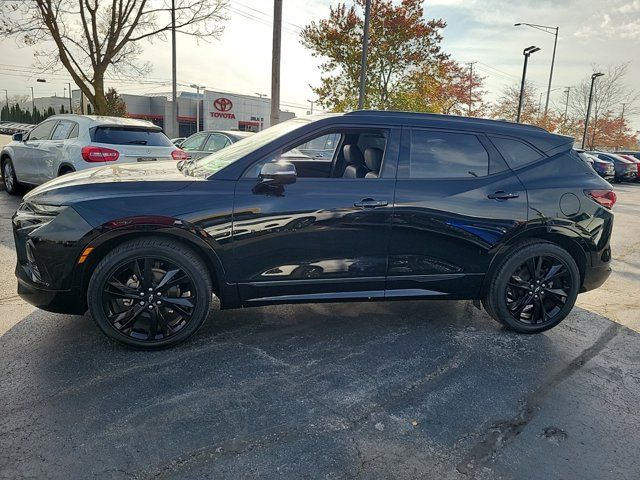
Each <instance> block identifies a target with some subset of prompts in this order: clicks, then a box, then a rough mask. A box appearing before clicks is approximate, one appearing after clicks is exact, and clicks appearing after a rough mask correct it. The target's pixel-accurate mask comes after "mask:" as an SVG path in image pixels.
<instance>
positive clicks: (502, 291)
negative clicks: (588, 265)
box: [483, 241, 580, 333]
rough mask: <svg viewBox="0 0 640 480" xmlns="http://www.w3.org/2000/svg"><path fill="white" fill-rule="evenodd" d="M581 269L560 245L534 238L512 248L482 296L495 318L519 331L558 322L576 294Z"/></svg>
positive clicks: (536, 331)
mask: <svg viewBox="0 0 640 480" xmlns="http://www.w3.org/2000/svg"><path fill="white" fill-rule="evenodd" d="M579 287H580V272H579V270H578V266H577V265H576V262H575V260H574V259H573V257H572V256H571V255H570V254H569V253H568V252H567V251H566V250H565V249H563V248H562V247H560V246H558V245H555V244H553V243H549V242H545V241H535V242H531V243H528V244H524V245H521V246H519V247H518V248H515V249H512V250H511V254H510V255H507V256H506V257H505V258H504V259H503V260H502V262H501V264H500V265H499V266H498V267H497V269H496V270H495V273H494V275H493V277H492V278H491V281H490V283H489V288H488V290H487V294H486V296H485V298H484V299H483V303H484V305H485V309H486V310H487V312H488V313H489V315H491V316H492V317H493V318H494V319H495V320H497V321H499V322H501V323H502V324H504V325H505V326H506V327H508V328H510V329H511V330H515V331H516V332H520V333H539V332H543V331H545V330H548V329H550V328H552V327H554V326H556V325H557V324H558V323H560V322H561V321H562V320H563V319H564V318H565V317H566V316H567V315H568V314H569V312H570V311H571V309H572V308H573V305H574V304H575V301H576V298H577V296H578V289H579Z"/></svg>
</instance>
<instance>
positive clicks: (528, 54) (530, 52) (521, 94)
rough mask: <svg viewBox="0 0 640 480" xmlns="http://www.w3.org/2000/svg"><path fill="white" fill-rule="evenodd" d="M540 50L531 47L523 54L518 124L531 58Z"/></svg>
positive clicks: (533, 46)
mask: <svg viewBox="0 0 640 480" xmlns="http://www.w3.org/2000/svg"><path fill="white" fill-rule="evenodd" d="M539 50H540V49H539V48H538V47H536V46H535V45H531V46H530V47H527V48H525V49H524V50H523V51H522V54H523V55H524V66H523V67H522V83H520V99H519V100H518V114H517V115H516V122H517V123H520V114H521V113H522V100H523V98H524V84H525V80H526V78H527V63H529V56H530V55H531V54H532V53H536V52H537V51H539Z"/></svg>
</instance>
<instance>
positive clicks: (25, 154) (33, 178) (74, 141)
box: [0, 115, 188, 194]
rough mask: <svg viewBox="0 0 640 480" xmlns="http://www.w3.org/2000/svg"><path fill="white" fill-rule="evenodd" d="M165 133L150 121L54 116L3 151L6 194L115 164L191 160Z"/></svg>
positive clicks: (0, 161)
mask: <svg viewBox="0 0 640 480" xmlns="http://www.w3.org/2000/svg"><path fill="white" fill-rule="evenodd" d="M186 158H188V157H187V155H186V154H185V153H184V152H183V151H182V150H180V149H178V148H177V147H176V146H175V145H173V143H171V141H170V140H169V139H168V138H167V136H166V135H165V134H164V133H163V132H162V129H161V128H160V127H158V126H156V125H154V124H152V123H151V122H148V121H146V120H135V119H131V118H117V117H100V116H91V115H54V116H52V117H49V118H47V119H46V120H45V121H44V122H42V123H40V124H39V125H37V126H36V127H35V128H34V129H33V130H31V131H30V132H29V133H25V134H21V133H17V134H15V135H14V136H13V140H12V141H11V142H10V143H8V144H7V145H5V146H4V147H3V149H2V152H0V165H1V167H2V170H1V171H2V178H3V181H4V186H5V189H6V191H7V192H8V193H10V194H17V193H19V191H20V187H21V186H22V185H40V184H42V183H44V182H46V181H48V180H51V179H52V178H55V177H58V176H60V175H64V174H66V173H70V172H75V171H78V170H84V169H87V168H92V167H97V166H100V165H104V164H112V163H131V162H155V161H159V160H185V159H186Z"/></svg>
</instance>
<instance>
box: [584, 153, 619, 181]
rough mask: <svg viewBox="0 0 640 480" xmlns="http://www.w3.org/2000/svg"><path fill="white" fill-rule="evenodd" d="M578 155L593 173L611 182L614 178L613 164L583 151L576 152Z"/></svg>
mask: <svg viewBox="0 0 640 480" xmlns="http://www.w3.org/2000/svg"><path fill="white" fill-rule="evenodd" d="M577 153H578V155H579V156H580V158H582V159H583V160H584V161H585V162H586V163H587V164H588V165H589V166H590V167H591V168H593V169H594V170H595V172H596V173H597V174H598V175H600V176H601V177H602V178H604V179H605V180H613V179H614V178H615V176H616V170H615V166H614V164H613V162H610V161H609V160H603V159H601V158H598V157H596V156H595V155H591V154H590V153H587V152H585V151H583V150H577Z"/></svg>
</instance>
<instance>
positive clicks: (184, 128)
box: [121, 90, 295, 137]
mask: <svg viewBox="0 0 640 480" xmlns="http://www.w3.org/2000/svg"><path fill="white" fill-rule="evenodd" d="M121 97H122V99H123V100H124V102H125V103H126V105H127V115H128V116H129V117H131V118H140V119H145V120H150V121H152V122H153V123H155V124H156V125H158V126H160V127H162V128H163V129H164V130H165V131H167V133H169V132H170V131H171V128H170V119H171V94H170V93H169V94H167V93H162V94H156V95H153V96H151V95H131V94H127V93H123V94H121ZM198 103H199V106H198ZM197 109H199V110H197ZM270 111H271V100H270V99H268V98H264V97H258V96H251V95H239V94H235V93H226V92H216V91H213V90H205V91H204V93H203V94H202V93H201V94H197V93H195V92H184V91H181V92H178V127H179V135H177V136H179V137H186V136H189V135H191V134H192V133H195V131H196V117H199V119H200V130H241V131H249V132H258V131H260V130H262V129H264V128H267V127H268V126H269V125H270V122H269V115H270ZM293 117H295V114H294V113H292V112H287V111H282V110H281V111H280V120H281V121H284V120H288V119H290V118H293Z"/></svg>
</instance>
